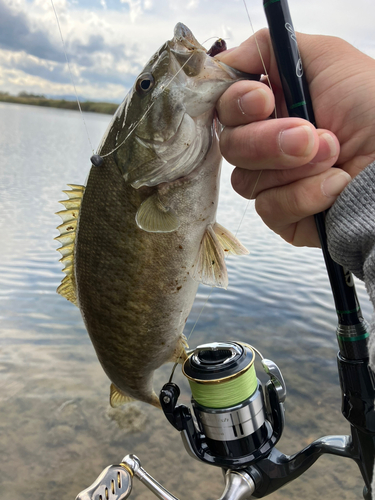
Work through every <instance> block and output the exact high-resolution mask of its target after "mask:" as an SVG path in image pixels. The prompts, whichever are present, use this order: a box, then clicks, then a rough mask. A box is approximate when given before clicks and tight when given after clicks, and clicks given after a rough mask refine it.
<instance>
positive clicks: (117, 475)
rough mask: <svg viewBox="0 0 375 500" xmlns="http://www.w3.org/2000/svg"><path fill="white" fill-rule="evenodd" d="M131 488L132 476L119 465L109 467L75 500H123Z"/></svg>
mask: <svg viewBox="0 0 375 500" xmlns="http://www.w3.org/2000/svg"><path fill="white" fill-rule="evenodd" d="M132 486H133V478H132V474H131V473H130V472H129V470H127V469H125V468H124V467H122V466H121V465H109V466H108V467H106V468H105V469H104V470H103V472H102V473H101V474H100V475H99V476H98V478H97V479H96V480H95V481H94V482H93V483H92V485H91V486H89V487H88V488H86V489H85V490H83V491H81V493H79V494H78V495H77V496H76V500H125V498H127V497H128V496H129V495H130V493H131V491H132Z"/></svg>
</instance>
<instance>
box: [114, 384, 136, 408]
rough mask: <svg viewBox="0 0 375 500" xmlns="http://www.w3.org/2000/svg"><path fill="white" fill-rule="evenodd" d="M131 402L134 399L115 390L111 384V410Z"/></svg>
mask: <svg viewBox="0 0 375 500" xmlns="http://www.w3.org/2000/svg"><path fill="white" fill-rule="evenodd" d="M132 401H134V398H131V397H130V396H126V395H125V394H123V393H122V392H121V391H120V390H119V389H117V387H116V386H115V385H114V384H111V387H110V390H109V404H110V405H111V406H112V408H118V407H119V406H122V405H124V404H125V403H131V402H132Z"/></svg>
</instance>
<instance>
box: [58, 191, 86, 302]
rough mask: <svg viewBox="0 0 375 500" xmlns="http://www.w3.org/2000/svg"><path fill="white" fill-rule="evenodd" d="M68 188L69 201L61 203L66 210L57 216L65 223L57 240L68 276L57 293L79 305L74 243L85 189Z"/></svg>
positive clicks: (64, 270) (60, 228) (60, 227)
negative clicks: (75, 277)
mask: <svg viewBox="0 0 375 500" xmlns="http://www.w3.org/2000/svg"><path fill="white" fill-rule="evenodd" d="M68 186H69V187H70V188H71V189H70V190H66V191H63V192H64V193H66V194H67V195H68V200H62V201H60V202H59V203H61V204H62V205H64V207H65V209H66V210H61V211H60V212H57V215H59V216H60V217H61V218H62V221H63V223H62V224H60V226H58V227H57V229H58V230H59V231H60V236H57V237H56V238H55V240H57V241H59V242H60V243H61V245H62V246H61V247H60V248H58V249H57V250H58V251H59V252H60V253H61V255H62V258H61V259H60V262H62V263H63V264H64V265H65V267H64V269H63V272H64V273H65V274H66V276H65V277H64V278H63V280H62V281H61V285H60V286H59V287H58V289H57V292H58V293H59V294H60V295H62V296H63V297H65V298H66V299H68V300H69V301H70V302H72V303H73V304H75V305H77V296H76V288H75V279H74V243H75V237H76V229H77V220H78V215H79V209H80V206H81V201H82V196H83V193H84V192H85V187H84V186H80V185H78V184H68Z"/></svg>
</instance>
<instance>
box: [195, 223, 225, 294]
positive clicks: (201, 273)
mask: <svg viewBox="0 0 375 500" xmlns="http://www.w3.org/2000/svg"><path fill="white" fill-rule="evenodd" d="M193 279H195V280H196V281H199V282H200V283H204V284H205V285H209V286H215V287H219V288H227V286H228V273H227V266H226V265H225V255H224V250H223V248H222V246H221V244H220V242H219V240H218V238H217V236H216V234H215V231H214V230H213V228H212V226H211V225H209V226H207V228H206V231H205V233H204V236H203V238H202V241H201V244H200V247H199V251H198V256H197V258H196V260H195V262H194V271H193Z"/></svg>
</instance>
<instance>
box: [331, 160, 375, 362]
mask: <svg viewBox="0 0 375 500" xmlns="http://www.w3.org/2000/svg"><path fill="white" fill-rule="evenodd" d="M326 229H327V239H328V249H329V252H330V254H331V256H332V258H333V260H335V261H336V262H338V263H339V264H341V265H342V266H343V267H345V268H346V269H349V271H351V272H352V273H353V274H354V275H355V276H357V278H359V279H361V280H362V281H364V282H365V285H366V290H367V292H368V294H369V296H370V299H371V302H372V305H373V306H374V310H375V162H373V163H371V164H370V165H369V166H368V167H366V168H365V169H364V170H363V171H362V172H361V173H360V174H358V175H357V177H355V178H354V179H353V180H352V182H350V184H349V185H348V186H347V187H346V188H345V189H344V191H343V192H342V193H341V194H340V196H339V197H338V198H337V200H336V201H335V203H334V205H333V206H332V208H331V209H330V210H329V212H328V215H327V218H326ZM369 351H370V366H371V368H372V369H373V370H374V371H375V315H373V317H372V321H371V325H370V338H369Z"/></svg>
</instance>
